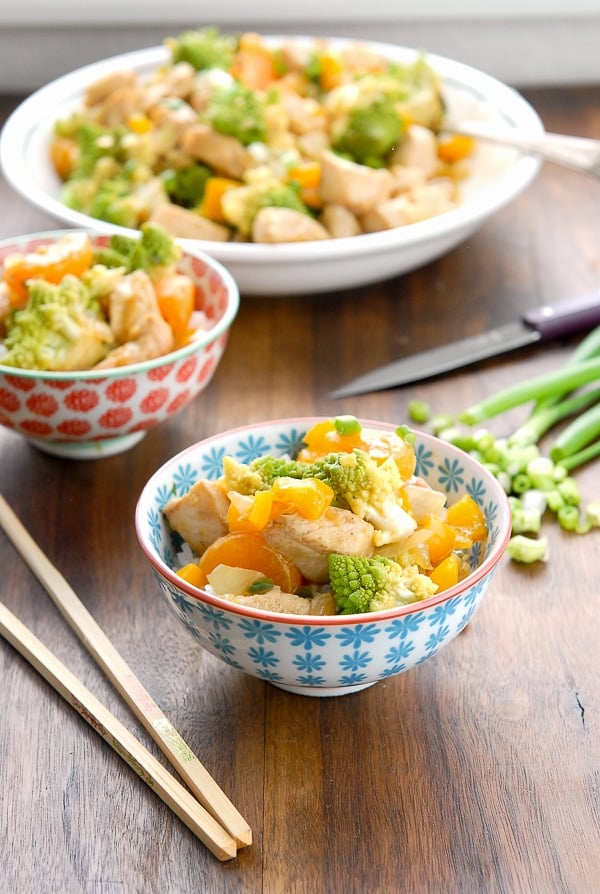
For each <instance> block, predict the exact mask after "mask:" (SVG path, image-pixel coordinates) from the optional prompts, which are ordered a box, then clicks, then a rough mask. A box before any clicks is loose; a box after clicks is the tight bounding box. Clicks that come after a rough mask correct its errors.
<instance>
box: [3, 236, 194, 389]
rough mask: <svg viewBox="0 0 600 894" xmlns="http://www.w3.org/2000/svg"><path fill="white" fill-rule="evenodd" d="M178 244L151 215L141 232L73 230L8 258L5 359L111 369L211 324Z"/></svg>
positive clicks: (25, 365)
mask: <svg viewBox="0 0 600 894" xmlns="http://www.w3.org/2000/svg"><path fill="white" fill-rule="evenodd" d="M180 257H181V249H180V248H179V246H178V245H177V244H176V242H175V240H174V239H173V237H171V236H170V235H169V234H168V233H167V232H166V231H165V230H163V229H162V228H160V227H157V226H155V225H150V224H145V225H143V226H142V233H141V236H140V238H139V239H136V238H131V237H128V236H113V237H112V239H111V240H110V242H109V243H108V245H106V246H96V247H94V245H93V244H92V239H91V238H90V236H89V235H88V234H87V233H85V232H83V231H80V232H73V233H67V234H66V235H63V236H61V237H60V238H58V239H57V240H56V241H55V242H51V243H49V244H47V243H44V244H42V245H40V246H39V247H38V248H36V249H35V250H34V251H30V252H27V253H25V254H23V253H20V252H14V253H12V254H8V255H7V256H6V257H5V258H4V263H3V267H2V279H1V282H0V336H3V343H2V344H1V345H0V363H1V364H2V365H3V366H7V367H15V368H19V369H30V370H44V371H53V372H57V371H61V372H63V371H74V370H89V369H97V370H105V369H112V368H117V367H122V366H128V365H130V364H134V363H141V362H143V361H147V360H153V359H155V358H156V357H161V356H162V355H164V354H168V353H170V352H171V351H173V350H175V349H176V348H179V347H182V346H183V345H185V344H187V343H189V342H190V341H191V340H192V339H193V338H194V337H195V336H197V335H198V334H199V333H202V332H204V331H205V330H206V329H207V328H208V321H207V319H206V317H205V315H204V314H203V312H202V311H199V310H196V309H195V295H196V286H195V283H194V281H193V279H192V278H191V277H190V276H188V275H186V274H185V273H181V272H179V271H178V270H177V267H176V264H177V261H178V260H179V259H180Z"/></svg>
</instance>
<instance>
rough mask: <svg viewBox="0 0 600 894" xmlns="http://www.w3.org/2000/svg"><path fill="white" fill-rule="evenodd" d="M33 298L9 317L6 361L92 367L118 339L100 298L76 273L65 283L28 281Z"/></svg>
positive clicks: (31, 365) (52, 366)
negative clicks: (105, 314)
mask: <svg viewBox="0 0 600 894" xmlns="http://www.w3.org/2000/svg"><path fill="white" fill-rule="evenodd" d="M27 288H28V295H29V297H28V301H27V304H26V305H25V307H24V308H22V309H21V310H17V311H15V312H14V313H13V314H12V315H11V317H10V318H9V321H8V331H7V335H6V338H5V340H4V345H5V347H6V348H7V353H6V354H5V355H4V356H3V357H2V363H3V364H4V365H5V366H14V367H19V368H21V369H42V370H52V371H70V370H80V369H89V368H90V367H92V366H94V365H95V364H96V363H98V362H99V361H100V360H102V358H103V357H105V356H106V354H107V353H108V351H109V350H110V349H111V348H112V347H113V345H114V339H113V333H112V330H111V328H110V326H109V325H108V323H107V322H106V320H105V318H104V315H103V313H102V310H101V307H100V304H99V303H98V301H97V299H96V298H95V297H94V296H93V295H92V293H91V291H90V289H89V288H87V286H86V285H85V284H84V283H83V282H82V281H81V280H80V279H78V278H77V277H76V276H71V275H67V276H65V277H64V278H63V280H62V282H61V283H60V285H54V284H52V283H48V282H45V281H44V280H41V279H39V280H38V279H34V280H30V281H29V283H28V287H27Z"/></svg>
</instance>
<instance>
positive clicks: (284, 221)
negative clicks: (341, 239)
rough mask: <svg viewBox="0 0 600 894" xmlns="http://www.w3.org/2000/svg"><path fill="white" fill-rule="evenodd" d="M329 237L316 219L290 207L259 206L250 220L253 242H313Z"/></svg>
mask: <svg viewBox="0 0 600 894" xmlns="http://www.w3.org/2000/svg"><path fill="white" fill-rule="evenodd" d="M318 239H329V233H328V232H327V230H326V229H325V227H324V226H323V225H322V224H320V223H319V222H318V221H317V220H314V219H313V218H312V217H309V216H308V214H303V213H302V212H301V211H294V210H293V209H292V208H272V207H269V208H261V210H260V211H259V212H258V214H257V215H256V217H255V218H254V221H253V222H252V240H253V241H254V242H270V243H275V242H314V241H316V240H318Z"/></svg>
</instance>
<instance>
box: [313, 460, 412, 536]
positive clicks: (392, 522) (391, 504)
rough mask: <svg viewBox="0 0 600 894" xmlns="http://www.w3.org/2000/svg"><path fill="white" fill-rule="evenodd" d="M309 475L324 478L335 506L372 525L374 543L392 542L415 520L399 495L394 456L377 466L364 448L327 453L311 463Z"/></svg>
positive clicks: (409, 530)
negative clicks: (346, 451)
mask: <svg viewBox="0 0 600 894" xmlns="http://www.w3.org/2000/svg"><path fill="white" fill-rule="evenodd" d="M310 477H313V478H320V479H321V480H322V481H325V482H326V483H327V484H328V485H329V486H330V487H331V488H332V490H333V492H334V495H335V497H334V505H336V506H338V507H340V508H345V507H349V508H350V509H351V510H352V512H354V514H355V515H358V516H360V518H363V519H365V521H368V522H370V523H371V524H372V525H373V527H374V528H375V534H374V537H373V542H374V544H375V546H382V545H383V544H384V543H393V542H394V541H396V540H401V539H402V538H403V537H406V535H407V534H410V533H411V532H412V531H414V529H415V528H416V526H417V523H416V521H415V519H414V518H413V516H412V515H410V513H408V512H407V511H406V510H405V509H404V507H403V506H402V502H401V499H400V497H399V492H400V488H401V487H402V483H403V482H402V478H401V476H400V472H399V470H398V466H397V465H396V463H395V461H394V459H393V458H391V457H390V458H389V459H386V460H385V461H384V462H383V463H381V465H378V464H377V462H376V461H375V460H374V459H373V457H371V456H369V454H368V453H365V451H364V450H360V449H358V448H357V449H355V450H354V451H353V452H352V453H339V454H330V455H329V456H326V457H325V458H324V459H321V460H317V461H315V462H314V463H312V464H311V471H310Z"/></svg>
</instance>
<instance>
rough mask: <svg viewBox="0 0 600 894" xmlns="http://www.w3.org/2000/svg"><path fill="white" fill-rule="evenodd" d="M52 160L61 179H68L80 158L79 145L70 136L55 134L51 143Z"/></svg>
mask: <svg viewBox="0 0 600 894" xmlns="http://www.w3.org/2000/svg"><path fill="white" fill-rule="evenodd" d="M50 160H51V162H52V165H53V167H54V170H55V171H56V173H57V174H58V176H59V177H60V179H61V180H66V179H67V177H68V176H69V175H70V174H71V172H72V171H73V169H74V168H75V165H76V164H77V162H78V160H79V147H78V145H77V143H76V142H75V140H72V139H71V138H70V137H61V136H55V137H54V138H53V139H52V142H51V144H50Z"/></svg>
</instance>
